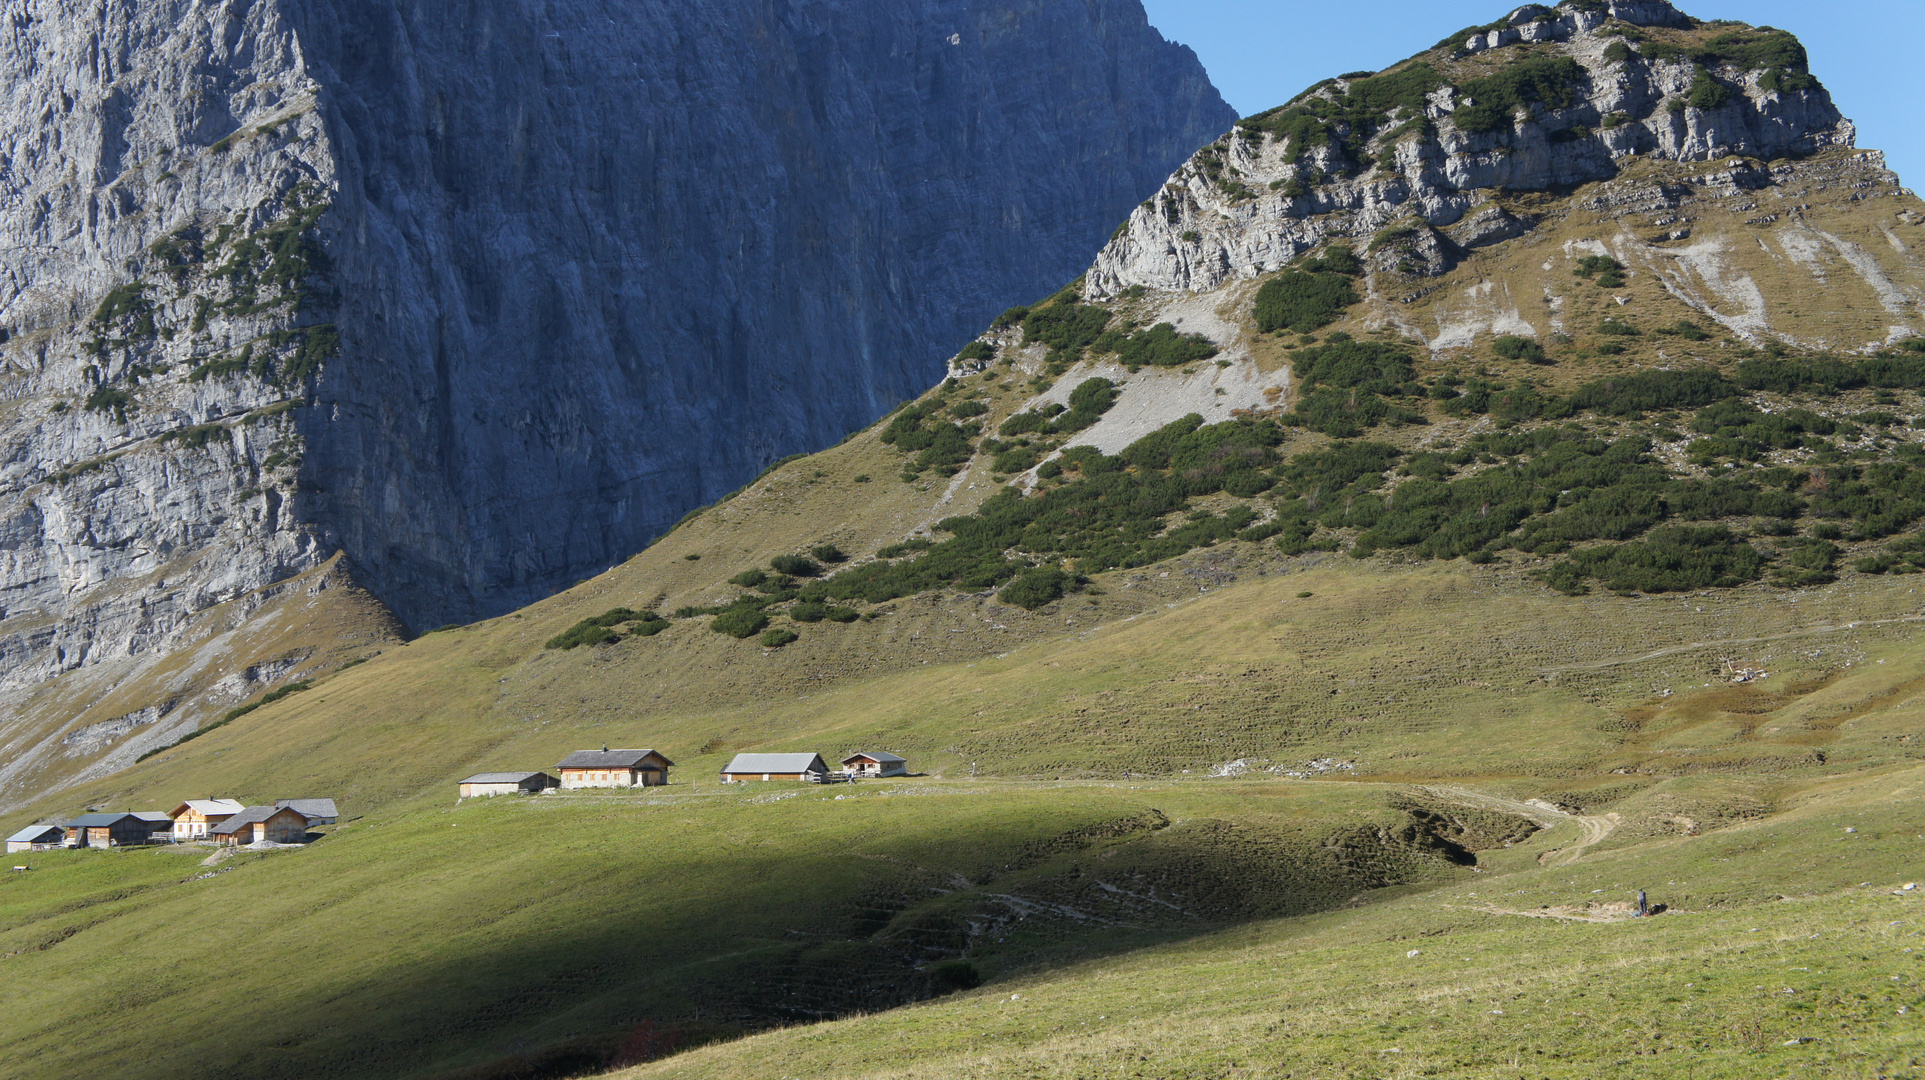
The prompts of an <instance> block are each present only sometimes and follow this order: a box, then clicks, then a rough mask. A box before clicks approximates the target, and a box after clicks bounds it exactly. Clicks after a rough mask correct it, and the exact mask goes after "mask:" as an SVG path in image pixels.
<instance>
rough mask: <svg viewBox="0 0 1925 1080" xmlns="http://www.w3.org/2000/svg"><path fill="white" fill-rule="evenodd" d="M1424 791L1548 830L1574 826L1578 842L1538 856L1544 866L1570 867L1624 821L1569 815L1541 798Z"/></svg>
mask: <svg viewBox="0 0 1925 1080" xmlns="http://www.w3.org/2000/svg"><path fill="white" fill-rule="evenodd" d="M1423 790H1425V791H1427V792H1429V793H1431V794H1432V795H1436V796H1438V797H1439V798H1443V799H1449V800H1450V801H1452V802H1455V803H1459V804H1461V805H1464V806H1471V807H1475V808H1477V809H1479V810H1497V811H1500V812H1502V813H1506V814H1516V815H1517V816H1519V817H1525V818H1529V819H1531V820H1532V821H1535V822H1536V823H1537V824H1538V825H1539V826H1541V827H1543V828H1546V829H1551V828H1556V827H1557V826H1559V825H1562V824H1564V823H1566V822H1576V823H1577V840H1576V841H1575V842H1573V843H1571V844H1569V845H1566V846H1564V847H1559V848H1552V849H1551V850H1549V851H1546V852H1544V853H1543V854H1542V855H1539V856H1538V857H1537V861H1538V862H1540V863H1542V864H1543V865H1545V866H1569V865H1571V864H1572V863H1574V862H1576V861H1578V860H1579V859H1581V858H1583V857H1584V852H1585V849H1587V848H1590V847H1592V846H1594V845H1596V844H1599V843H1602V842H1603V840H1604V838H1605V837H1607V836H1610V835H1611V833H1612V832H1614V831H1615V830H1616V829H1617V827H1618V823H1619V822H1621V821H1622V820H1623V818H1622V817H1621V816H1619V815H1617V814H1572V813H1568V812H1566V811H1564V810H1561V809H1559V808H1558V807H1556V806H1553V805H1552V804H1550V803H1548V802H1545V801H1544V800H1543V799H1526V800H1518V799H1507V798H1505V797H1503V796H1501V795H1492V794H1489V793H1487V792H1482V791H1472V790H1470V789H1469V788H1460V787H1426V788H1424V789H1423Z"/></svg>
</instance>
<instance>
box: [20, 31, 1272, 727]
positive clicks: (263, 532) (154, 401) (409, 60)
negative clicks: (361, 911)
mask: <svg viewBox="0 0 1925 1080" xmlns="http://www.w3.org/2000/svg"><path fill="white" fill-rule="evenodd" d="M15 6H16V8H17V9H18V10H16V11H13V12H11V13H9V15H8V16H7V22H6V25H5V26H4V27H3V28H0V64H4V66H5V69H6V70H7V72H8V73H9V89H10V96H9V99H8V102H7V103H6V105H5V106H4V107H3V108H4V112H3V113H0V248H3V250H4V255H0V396H4V399H5V401H6V407H5V409H4V410H3V411H0V442H3V443H4V445H5V448H6V453H5V454H4V456H3V457H0V522H4V528H3V529H0V692H4V693H8V694H11V695H12V697H11V698H9V700H10V701H12V702H13V704H12V705H11V706H0V707H6V708H8V709H10V710H13V711H16V712H17V710H18V709H20V708H24V707H25V706H23V705H21V702H22V701H24V700H25V699H26V696H31V695H30V694H29V691H30V690H31V689H32V688H33V687H35V686H37V685H39V684H42V683H44V682H45V681H46V680H48V679H53V678H56V677H59V676H62V675H63V673H74V672H78V671H81V670H82V669H86V668H89V667H91V666H94V665H98V664H101V663H104V662H107V661H128V660H130V659H136V660H137V659H139V658H143V657H146V658H150V659H151V658H152V657H154V656H156V655H162V654H165V653H167V651H168V650H170V649H174V648H177V647H183V646H185V645H188V644H193V643H198V642H203V641H205V640H206V639H207V635H208V633H209V631H208V630H207V628H203V627H197V626H196V625H195V621H196V619H197V618H198V617H199V616H201V615H202V614H203V613H206V612H209V611H211V610H212V609H214V608H215V607H217V606H220V605H227V606H226V608H225V609H224V610H225V611H227V612H229V613H231V612H234V611H237V610H246V609H248V607H249V604H250V603H251V602H250V601H248V600H247V598H248V597H250V596H253V595H255V594H257V593H258V592H259V591H260V590H263V589H266V588H269V587H270V586H272V585H273V584H274V583H276V582H286V581H290V580H292V579H294V578H296V577H297V576H300V575H307V574H314V573H319V572H321V570H322V568H323V567H324V566H332V565H333V564H331V563H330V560H333V559H335V558H336V557H337V556H343V555H344V556H345V558H346V560H347V565H348V566H350V567H351V568H352V569H351V573H352V575H353V579H354V580H355V581H356V582H358V583H360V584H363V585H366V586H367V587H368V588H369V589H371V590H372V591H373V593H374V594H375V595H376V596H378V597H379V598H380V599H381V600H382V601H383V602H385V603H386V604H387V605H388V606H389V607H390V608H391V609H392V610H393V611H394V612H395V613H397V614H398V615H399V616H400V617H401V619H402V620H403V621H404V622H405V623H407V624H409V625H410V626H411V627H413V628H414V629H416V630H420V629H425V628H428V627H432V626H436V625H440V624H442V623H446V622H451V621H465V620H468V619H472V618H474V617H477V616H480V615H486V614H492V613H498V612H501V611H504V610H507V609H509V608H512V607H514V606H516V605H518V604H520V603H523V602H526V601H528V600H530V599H532V598H535V597H538V596H541V595H545V594H547V593H549V592H552V591H554V590H555V589H557V588H560V587H563V586H566V585H568V584H569V583H571V582H573V581H575V580H577V579H579V578H582V577H586V576H589V575H590V574H592V573H594V572H597V571H599V570H601V569H603V568H605V567H606V566H608V565H609V564H610V563H611V562H614V561H618V560H620V559H622V558H625V557H627V556H628V555H630V554H632V553H633V552H634V551H636V550H638V549H639V548H640V547H642V546H644V545H646V544H647V543H648V542H649V541H650V540H651V539H652V538H653V537H655V536H657V535H659V534H660V533H662V532H663V531H665V530H666V529H667V528H668V527H670V526H671V525H672V524H673V523H674V522H675V521H676V520H677V519H678V518H680V517H681V516H682V515H683V514H684V513H685V512H686V511H688V510H689V509H690V508H692V507H694V506H697V505H700V504H702V503H704V502H707V501H710V500H713V499H715V498H716V497H718V496H720V495H722V494H723V493H725V492H727V491H729V490H731V489H733V488H735V487H737V486H738V485H740V484H741V483H743V482H744V481H746V480H747V479H749V478H750V477H752V476H753V475H755V473H756V472H757V471H758V470H760V469H761V468H763V467H764V466H766V465H767V464H768V463H769V462H770V461H772V460H773V459H775V458H777V457H780V456H782V455H785V454H789V453H794V452H800V451H805V450H810V449H815V448H818V447H820V446H823V445H825V444H827V443H830V442H833V441H834V440H835V439H836V438H838V437H840V436H842V435H843V434H845V433H846V432H848V431H850V430H852V429H854V428H857V427H860V426H861V425H863V424H865V423H867V422H869V421H871V420H873V419H874V418H875V417H876V416H878V415H879V414H880V413H881V412H883V411H885V410H886V409H887V408H888V407H889V406H891V405H893V404H894V403H895V402H897V401H899V400H902V399H904V398H907V397H910V396H913V395H914V394H915V393H918V392H920V391H921V390H922V389H923V388H924V387H926V386H927V385H928V384H929V383H930V382H931V381H933V380H934V379H937V378H939V377H940V376H941V374H942V370H943V367H942V361H943V358H944V357H945V356H947V355H948V354H949V353H951V352H953V351H954V348H955V346H956V345H957V344H958V343H959V342H961V341H963V340H966V339H967V338H968V336H969V335H970V334H971V333H973V332H974V331H975V330H977V329H979V328H980V327H981V326H982V325H983V324H984V323H986V322H987V321H988V319H989V318H990V316H991V315H993V314H994V313H995V312H997V311H999V310H1001V308H1002V307H1004V306H1007V305H1008V304H1010V303H1014V302H1019V301H1022V300H1026V299H1029V298H1032V297H1034V296H1036V295H1039V294H1042V293H1045V292H1047V291H1050V290H1051V289H1053V288H1055V287H1056V286H1058V285H1060V284H1061V282H1062V281H1064V280H1066V279H1068V278H1069V277H1071V276H1073V275H1074V274H1075V273H1076V272H1077V271H1078V270H1079V269H1080V268H1081V267H1082V266H1083V265H1084V264H1085V263H1086V261H1087V257H1088V256H1087V253H1088V251H1089V250H1091V249H1092V248H1094V247H1095V246H1097V245H1098V244H1100V243H1101V241H1102V240H1103V238H1104V237H1105V236H1107V235H1109V234H1110V232H1111V229H1112V228H1113V226H1114V225H1115V224H1116V222H1117V221H1119V220H1120V219H1121V218H1122V217H1123V216H1124V215H1125V214H1126V213H1127V212H1128V209H1129V208H1130V207H1131V206H1133V205H1134V204H1135V203H1136V202H1137V201H1138V200H1140V199H1141V198H1142V197H1143V195H1144V194H1145V193H1146V192H1148V191H1151V190H1154V189H1155V187H1156V185H1157V183H1158V182H1159V181H1160V180H1161V179H1162V177H1164V176H1165V175H1167V174H1168V172H1169V170H1170V169H1171V168H1172V167H1174V166H1175V165H1176V164H1177V163H1179V162H1181V161H1182V160H1183V159H1184V158H1185V157H1186V156H1188V154H1189V153H1190V152H1191V151H1192V150H1193V149H1194V148H1195V147H1196V146H1197V145H1199V144H1201V143H1203V142H1205V141H1207V140H1208V139H1210V138H1212V137H1214V136H1215V135H1217V134H1218V133H1220V132H1221V131H1223V130H1225V129H1226V128H1228V127H1229V126H1230V124H1231V123H1232V122H1233V121H1234V120H1235V114H1234V113H1233V112H1232V111H1231V110H1230V109H1229V108H1228V107H1227V106H1226V105H1224V103H1223V102H1222V100H1221V99H1220V98H1219V97H1218V96H1217V94H1216V92H1215V91H1214V90H1213V89H1212V88H1211V87H1210V85H1209V82H1208V80H1207V78H1206V77H1205V76H1204V74H1203V71H1202V69H1201V67H1200V66H1199V65H1198V63H1197V62H1196V59H1195V57H1194V56H1193V55H1191V54H1190V53H1189V51H1188V50H1187V49H1184V48H1182V47H1180V46H1175V45H1172V44H1170V43H1168V42H1165V41H1164V40H1163V39H1162V38H1161V37H1160V36H1159V35H1158V34H1157V33H1156V32H1155V31H1154V30H1153V29H1152V28H1151V27H1150V26H1149V25H1148V23H1147V21H1146V19H1145V17H1144V15H1143V12H1142V10H1141V8H1140V6H1139V4H1138V3H1137V0H1093V2H1091V3H1087V4H1076V5H1060V4H1049V3H1044V2H1042V0H909V2H906V3H893V4H885V3H881V2H879V0H831V2H826V3H819V4H811V5H787V4H767V3H760V2H755V0H701V2H696V3H687V4H674V5H636V4H626V3H616V2H612V0H560V2H556V3H549V4H543V5H538V6H535V7H527V6H520V7H517V6H513V5H509V6H501V5H478V6H473V7H470V8H464V9H462V10H461V11H460V12H459V13H456V12H454V11H451V10H448V9H445V8H440V7H432V6H431V7H428V8H423V7H420V6H419V5H412V4H402V3H399V2H397V0H220V2H215V3H209V2H206V0H138V2H134V3H126V4H111V5H104V6H103V5H95V4H83V3H80V2H78V0H35V2H33V3H28V4H24V5H15ZM326 572H327V573H328V574H336V575H338V574H339V573H341V572H342V571H340V570H339V569H328V570H327V571H326ZM222 619H223V620H224V621H223V622H222V625H221V629H220V632H221V633H232V632H236V627H235V626H234V625H232V622H233V620H232V617H231V615H223V616H222ZM239 632H242V633H244V632H245V631H244V630H241V631H239ZM196 647H197V648H198V647H199V646H198V645H196ZM303 655H305V653H304V654H303ZM197 662H198V661H197ZM213 662H214V663H215V664H216V666H218V661H213ZM135 668H138V669H139V670H150V669H151V668H152V665H151V664H148V665H147V666H146V667H141V665H140V664H136V665H135ZM116 670H122V671H123V675H122V676H116V679H118V680H120V681H117V682H115V684H114V686H115V690H114V695H113V696H114V697H115V698H116V700H117V704H116V705H115V706H114V707H115V708H116V709H118V710H119V711H118V712H115V713H114V714H112V715H106V714H100V715H95V714H94V712H93V711H91V705H92V702H91V701H88V700H80V701H76V700H74V698H75V695H74V694H72V693H69V694H66V695H64V696H62V697H61V698H60V700H61V702H62V704H61V705H60V708H63V709H65V710H68V715H69V716H70V717H71V718H72V723H73V725H75V726H74V730H79V728H80V727H84V726H87V725H90V724H92V725H98V724H101V723H107V722H110V721H111V722H112V723H110V724H109V726H108V727H93V728H91V729H90V730H91V731H92V734H90V735H89V736H88V737H87V738H86V739H83V740H81V742H79V743H73V744H62V745H67V746H68V747H69V749H71V748H72V747H73V746H79V745H83V744H84V745H86V746H93V745H94V744H95V743H97V742H100V741H101V739H105V738H106V737H107V735H110V734H113V733H116V732H120V731H123V730H134V731H140V732H154V733H159V732H161V730H162V729H167V730H170V731H171V730H174V729H176V728H179V727H182V726H185V727H186V728H188V729H191V727H192V725H193V724H194V723H196V722H198V721H199V719H200V718H201V717H202V716H203V712H204V710H203V708H202V704H201V703H198V702H197V701H196V700H193V699H191V695H190V697H186V698H183V697H181V696H180V692H179V691H178V690H177V689H168V688H166V687H161V686H158V685H157V686H156V687H155V688H154V689H153V696H152V700H146V699H143V698H142V697H141V696H140V694H138V693H134V691H133V689H132V687H133V686H134V684H133V683H128V682H126V681H125V680H126V679H132V678H134V676H133V675H127V674H125V672H126V671H131V670H134V669H130V668H127V667H126V665H125V664H121V665H119V667H117V668H116ZM262 670H268V669H262ZM136 681H137V680H136ZM232 690H233V688H232V687H227V688H226V689H225V690H224V691H223V695H224V697H225V699H226V700H230V701H231V699H232V696H233V695H232ZM101 693H105V691H104V690H102V691H101ZM90 695H92V692H89V694H82V695H80V697H81V698H82V699H86V698H88V697H89V696H90ZM93 696H97V695H93ZM43 697H44V695H43ZM122 699H128V700H122ZM163 705H167V706H168V708H167V710H166V711H165V712H164V713H160V712H156V713H153V714H152V715H153V716H154V717H155V718H156V722H155V723H152V724H149V723H145V722H144V721H143V722H141V723H133V722H131V721H130V722H128V723H125V724H119V718H124V717H130V716H136V717H145V716H147V715H148V713H147V712H145V711H144V710H148V709H150V708H159V707H160V706H163ZM46 719H47V718H46V717H41V718H39V720H37V721H36V727H35V730H36V731H40V730H42V729H43V728H44V721H46ZM115 724H118V725H119V726H114V725H115ZM96 736H99V737H98V738H96ZM155 737H159V734H156V735H155ZM35 738H36V739H38V738H41V736H39V735H36V736H35ZM108 741H111V740H108ZM57 742H58V740H56V743H57Z"/></svg>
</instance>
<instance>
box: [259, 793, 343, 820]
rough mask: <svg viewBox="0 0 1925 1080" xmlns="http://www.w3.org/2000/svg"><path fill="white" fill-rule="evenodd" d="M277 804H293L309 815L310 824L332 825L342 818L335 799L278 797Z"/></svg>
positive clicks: (275, 801)
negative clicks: (336, 807)
mask: <svg viewBox="0 0 1925 1080" xmlns="http://www.w3.org/2000/svg"><path fill="white" fill-rule="evenodd" d="M274 805H275V806H291V807H293V808H294V809H296V810H299V811H300V812H301V813H303V814H305V815H307V823H308V824H309V825H332V824H334V823H335V822H337V821H339V820H341V811H339V810H337V809H335V806H334V800H333V799H276V800H274Z"/></svg>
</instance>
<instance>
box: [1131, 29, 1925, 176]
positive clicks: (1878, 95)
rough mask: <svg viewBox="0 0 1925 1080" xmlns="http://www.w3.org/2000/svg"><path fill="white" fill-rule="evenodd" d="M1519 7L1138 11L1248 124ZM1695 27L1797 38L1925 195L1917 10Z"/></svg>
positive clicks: (1870, 139) (1863, 128)
mask: <svg viewBox="0 0 1925 1080" xmlns="http://www.w3.org/2000/svg"><path fill="white" fill-rule="evenodd" d="M1515 6H1516V5H1514V4H1513V5H1510V6H1508V7H1507V6H1506V5H1505V4H1504V3H1503V2H1502V0H1496V2H1487V0H1353V2H1351V3H1331V2H1329V0H1143V7H1144V8H1145V9H1147V10H1148V11H1149V14H1150V22H1151V23H1153V24H1154V25H1155V26H1156V28H1157V29H1159V30H1161V31H1162V32H1163V36H1164V37H1166V38H1169V39H1170V40H1172V41H1180V42H1182V43H1183V44H1185V45H1188V46H1189V47H1191V48H1192V49H1195V50H1196V53H1197V56H1199V57H1201V58H1202V60H1203V66H1204V67H1206V68H1208V69H1209V71H1210V78H1211V79H1212V80H1213V81H1214V82H1215V83H1216V85H1217V89H1218V90H1220V91H1221V92H1222V93H1223V96H1224V97H1225V98H1226V99H1227V100H1228V101H1229V102H1230V104H1231V105H1232V106H1234V107H1235V108H1236V110H1237V111H1238V112H1241V113H1243V114H1244V115H1246V116H1247V115H1249V114H1250V113H1254V112H1261V111H1262V110H1264V109H1267V108H1270V107H1271V106H1273V105H1281V104H1282V103H1284V102H1285V101H1287V100H1289V99H1290V98H1291V97H1292V96H1293V95H1295V94H1296V93H1297V92H1298V91H1299V90H1302V89H1303V88H1304V87H1306V86H1309V85H1310V84H1311V83H1314V82H1316V81H1318V80H1319V79H1325V78H1328V77H1330V76H1332V75H1338V74H1341V73H1343V72H1346V71H1362V70H1365V69H1377V68H1382V67H1384V66H1386V65H1389V64H1392V63H1395V62H1397V61H1398V60H1402V59H1403V58H1404V57H1406V56H1410V55H1411V54H1413V53H1416V52H1419V51H1421V50H1423V49H1426V48H1429V47H1430V46H1431V45H1433V44H1436V42H1437V41H1438V40H1439V39H1441V38H1443V37H1444V36H1445V35H1447V34H1449V33H1450V32H1451V31H1453V30H1459V29H1462V28H1463V27H1466V26H1471V25H1475V24H1478V23H1487V22H1490V21H1491V20H1493V19H1496V18H1498V17H1499V16H1501V15H1503V14H1504V13H1505V12H1506V11H1509V10H1511V8H1512V7H1515ZM1678 6H1679V8H1680V9H1682V10H1684V11H1687V12H1689V13H1690V14H1692V15H1694V16H1696V17H1698V18H1700V19H1737V20H1741V21H1743V22H1748V23H1751V24H1752V25H1754V26H1767V25H1769V26H1776V27H1779V28H1780V29H1784V30H1789V31H1791V32H1792V33H1794V34H1797V35H1798V37H1799V39H1800V40H1802V41H1803V42H1804V43H1805V48H1806V50H1807V51H1809V52H1810V53H1811V70H1812V73H1813V74H1815V75H1817V76H1818V78H1819V79H1820V81H1822V82H1823V83H1824V84H1825V86H1826V87H1827V88H1828V89H1830V90H1831V94H1832V99H1833V100H1834V101H1836V102H1837V103H1838V108H1839V111H1841V112H1843V113H1844V114H1845V115H1846V116H1848V117H1850V118H1851V119H1852V121H1853V122H1855V123H1856V124H1857V125H1858V144H1859V145H1860V146H1863V147H1866V148H1869V149H1874V150H1883V151H1885V153H1886V155H1887V157H1888V162H1889V164H1890V165H1891V167H1892V168H1893V169H1896V170H1897V171H1898V175H1899V176H1900V177H1901V178H1902V179H1903V180H1904V182H1905V183H1906V184H1907V185H1908V186H1910V187H1913V188H1916V189H1925V79H1920V78H1919V76H1918V74H1917V70H1918V69H1917V64H1918V57H1919V52H1920V43H1921V42H1925V3H1920V0H1828V2H1820V0H1680V2H1679V3H1678Z"/></svg>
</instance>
